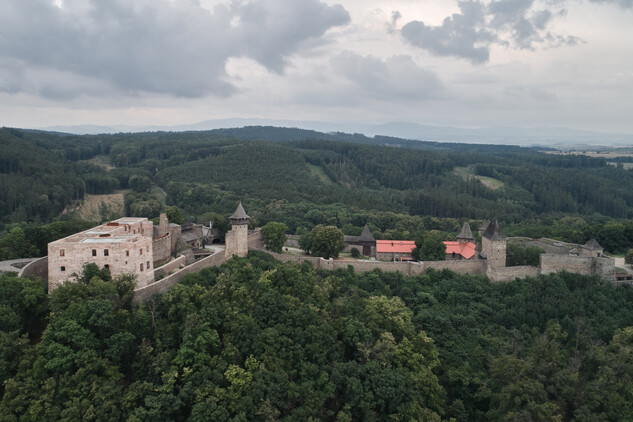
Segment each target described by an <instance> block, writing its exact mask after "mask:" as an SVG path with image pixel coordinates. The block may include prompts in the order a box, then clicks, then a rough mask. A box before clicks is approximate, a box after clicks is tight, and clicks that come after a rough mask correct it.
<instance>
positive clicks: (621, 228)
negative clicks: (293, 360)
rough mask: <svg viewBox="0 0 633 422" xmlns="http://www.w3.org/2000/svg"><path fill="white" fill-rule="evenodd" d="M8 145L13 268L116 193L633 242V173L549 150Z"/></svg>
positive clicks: (395, 229) (354, 230) (39, 136)
mask: <svg viewBox="0 0 633 422" xmlns="http://www.w3.org/2000/svg"><path fill="white" fill-rule="evenodd" d="M0 147H1V148H2V154H1V155H2V156H1V157H0V254H2V255H1V256H0V259H8V255H7V252H6V250H7V246H6V245H7V244H8V243H9V240H7V237H8V236H12V238H13V239H15V238H18V239H22V238H24V242H25V245H24V247H23V248H22V250H23V251H27V255H29V256H37V255H38V254H39V255H42V254H44V253H45V248H44V247H43V246H42V245H43V243H42V239H43V238H47V239H48V238H50V236H49V233H47V227H46V226H47V225H48V224H51V223H53V222H59V221H64V222H66V224H67V225H69V226H71V227H77V228H79V227H80V226H81V224H80V223H78V222H76V221H74V220H76V216H74V215H73V213H72V212H68V210H71V209H74V207H76V206H77V204H80V203H81V200H82V199H83V198H84V197H85V196H86V195H88V194H93V195H94V194H105V193H112V192H123V193H124V194H125V210H126V214H127V215H134V216H143V217H150V218H154V217H156V216H158V213H160V212H161V210H164V209H165V208H166V207H170V206H177V207H178V208H179V209H180V210H181V211H182V213H183V216H184V218H185V219H186V220H187V221H197V222H205V221H210V220H214V221H217V222H218V223H220V224H221V223H223V220H225V219H226V217H227V216H228V215H230V213H231V212H232V211H233V210H234V209H235V204H236V203H237V202H238V201H242V202H243V203H244V206H245V207H246V209H247V210H248V212H249V214H250V215H251V216H253V217H254V220H253V224H254V225H263V224H266V223H267V222H270V221H281V222H284V223H285V224H286V225H287V226H288V227H289V233H291V234H295V233H301V232H303V231H305V230H311V229H312V228H313V227H314V226H316V225H318V224H324V225H336V226H337V227H339V228H341V229H342V230H343V231H344V233H345V234H351V235H358V234H360V231H361V230H362V228H363V226H364V225H365V224H368V225H369V227H370V229H371V231H372V233H373V234H374V236H375V237H376V238H400V239H415V238H416V237H419V235H420V234H421V233H422V232H424V231H428V230H439V231H441V232H442V233H444V234H445V235H450V234H453V235H454V234H455V233H457V231H459V228H460V227H461V224H462V223H463V222H464V221H469V222H470V223H471V225H472V226H473V227H476V226H477V225H478V224H481V223H483V222H484V221H486V220H488V219H491V218H497V219H499V221H500V222H501V223H502V225H503V227H504V231H505V232H506V234H508V235H516V236H529V237H542V236H547V237H552V238H555V239H560V240H563V241H568V242H575V243H585V242H586V241H587V240H589V239H591V238H596V239H597V240H598V242H599V243H600V244H601V245H602V246H604V247H605V249H606V250H607V251H609V252H612V253H620V254H623V253H625V252H626V251H627V250H628V249H630V248H632V247H633V223H632V222H631V220H630V219H631V217H632V216H633V191H631V189H629V186H631V185H632V184H633V172H632V171H630V170H626V169H623V168H618V167H614V166H611V165H608V164H607V162H606V160H605V159H602V158H592V157H586V156H580V155H579V156H574V155H553V154H547V149H545V148H524V147H515V146H499V145H470V144H458V143H439V142H421V141H410V140H403V139H397V138H388V137H379V136H377V137H374V138H368V137H365V136H363V135H360V134H343V133H329V134H325V133H319V132H314V131H306V130H301V129H290V128H270V127H246V128H239V129H222V130H214V131H205V132H180V133H174V132H154V133H135V134H123V133H121V134H112V135H92V136H75V135H66V134H58V133H48V132H38V131H25V130H20V129H12V128H2V129H0ZM103 163H107V166H104V165H103ZM108 217H115V216H111V215H108ZM93 223H97V222H93ZM42 232H44V233H42ZM64 233H65V232H64ZM60 234H62V233H60ZM3 245H4V247H3ZM2 251H5V252H2Z"/></svg>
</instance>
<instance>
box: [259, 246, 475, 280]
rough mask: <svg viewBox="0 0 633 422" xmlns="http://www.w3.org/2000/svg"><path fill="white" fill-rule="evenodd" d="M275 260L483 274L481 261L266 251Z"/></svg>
mask: <svg viewBox="0 0 633 422" xmlns="http://www.w3.org/2000/svg"><path fill="white" fill-rule="evenodd" d="M266 253H269V254H270V255H272V256H273V257H275V259H277V260H279V261H282V262H296V263H302V262H310V263H311V264H312V265H313V266H314V267H315V268H317V269H328V270H336V269H340V268H342V269H346V268H347V267H348V266H350V265H351V266H352V267H354V271H356V272H359V273H366V272H369V271H373V270H375V269H380V270H381V271H385V272H391V271H393V272H395V271H400V272H401V273H403V274H405V275H419V274H423V273H424V272H425V271H426V270H427V269H429V268H433V269H435V270H438V271H439V270H443V269H448V270H451V271H454V272H456V273H461V274H483V273H484V272H483V263H482V261H427V262H387V261H376V260H373V259H372V260H360V261H356V260H345V259H338V260H334V259H323V258H319V257H314V256H297V255H285V254H278V253H273V252H270V251H266Z"/></svg>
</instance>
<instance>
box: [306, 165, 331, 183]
mask: <svg viewBox="0 0 633 422" xmlns="http://www.w3.org/2000/svg"><path fill="white" fill-rule="evenodd" d="M308 169H310V174H311V175H312V176H314V177H316V178H317V180H318V181H319V182H321V183H323V184H324V185H331V184H332V180H331V179H330V178H329V177H328V175H327V174H325V172H324V171H323V169H322V168H321V167H319V166H314V165H312V164H308Z"/></svg>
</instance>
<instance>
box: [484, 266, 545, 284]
mask: <svg viewBox="0 0 633 422" xmlns="http://www.w3.org/2000/svg"><path fill="white" fill-rule="evenodd" d="M539 274H540V270H539V267H532V266H530V265H520V266H516V267H501V268H498V267H487V268H486V277H488V278H489V279H490V280H492V281H494V282H495V283H497V282H500V281H512V280H514V279H516V278H527V277H536V276H538V275H539Z"/></svg>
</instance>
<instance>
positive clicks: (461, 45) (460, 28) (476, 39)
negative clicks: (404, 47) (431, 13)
mask: <svg viewBox="0 0 633 422" xmlns="http://www.w3.org/2000/svg"><path fill="white" fill-rule="evenodd" d="M459 9H460V11H461V13H454V14H453V15H452V16H451V17H447V18H445V19H444V21H443V22H442V25H441V26H427V25H425V24H424V22H422V21H411V22H409V23H407V24H406V25H405V26H404V27H403V28H402V35H403V37H404V38H405V40H407V41H408V42H409V43H410V44H412V45H414V46H416V47H420V48H424V49H426V50H429V51H431V52H432V53H434V54H437V55H438V56H457V57H463V58H466V59H469V60H470V61H472V62H473V63H485V62H487V61H488V57H489V55H490V52H489V50H488V48H487V47H485V46H480V44H489V43H490V42H491V41H493V39H494V36H493V34H492V33H491V32H489V31H488V30H486V29H485V28H483V27H484V26H485V25H484V23H485V13H484V7H483V5H482V3H480V2H478V1H461V2H459Z"/></svg>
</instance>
